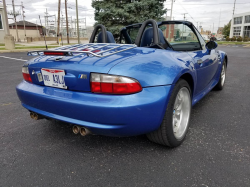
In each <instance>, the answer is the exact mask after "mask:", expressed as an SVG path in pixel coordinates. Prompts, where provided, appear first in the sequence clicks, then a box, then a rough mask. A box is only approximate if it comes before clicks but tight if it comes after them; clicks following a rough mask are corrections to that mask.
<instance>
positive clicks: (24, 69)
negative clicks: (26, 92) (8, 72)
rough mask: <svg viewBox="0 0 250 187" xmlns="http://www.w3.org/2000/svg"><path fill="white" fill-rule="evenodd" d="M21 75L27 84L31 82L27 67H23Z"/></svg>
mask: <svg viewBox="0 0 250 187" xmlns="http://www.w3.org/2000/svg"><path fill="white" fill-rule="evenodd" d="M22 73H23V78H24V80H26V81H28V82H32V80H31V77H30V73H29V68H28V67H23V68H22Z"/></svg>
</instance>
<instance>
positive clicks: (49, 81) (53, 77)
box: [41, 68, 67, 89]
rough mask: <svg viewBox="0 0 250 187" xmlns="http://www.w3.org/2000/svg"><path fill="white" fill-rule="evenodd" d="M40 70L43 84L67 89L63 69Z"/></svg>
mask: <svg viewBox="0 0 250 187" xmlns="http://www.w3.org/2000/svg"><path fill="white" fill-rule="evenodd" d="M41 71H42V75H43V81H44V85H45V86H52V87H56V88H63V89H67V86H66V85H65V81H64V76H65V71H64V70H60V69H47V68H42V70H41Z"/></svg>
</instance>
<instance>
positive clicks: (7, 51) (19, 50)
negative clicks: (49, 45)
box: [0, 48, 46, 53]
mask: <svg viewBox="0 0 250 187" xmlns="http://www.w3.org/2000/svg"><path fill="white" fill-rule="evenodd" d="M35 50H46V49H45V48H35V49H34V48H30V49H13V50H0V53H17V52H29V51H35Z"/></svg>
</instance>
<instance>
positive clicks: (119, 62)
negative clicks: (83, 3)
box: [16, 20, 228, 147]
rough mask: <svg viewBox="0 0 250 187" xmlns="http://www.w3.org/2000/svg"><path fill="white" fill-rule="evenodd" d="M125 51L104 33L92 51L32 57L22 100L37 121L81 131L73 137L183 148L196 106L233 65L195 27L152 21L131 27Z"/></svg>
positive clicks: (95, 36)
mask: <svg viewBox="0 0 250 187" xmlns="http://www.w3.org/2000/svg"><path fill="white" fill-rule="evenodd" d="M119 42H120V43H116V41H115V39H114V37H113V35H112V33H110V32H108V31H106V28H105V27H104V26H103V25H97V26H96V27H95V29H94V31H93V33H92V36H91V38H90V42H89V43H88V44H77V45H71V46H63V47H59V48H55V49H53V50H45V51H31V52H29V53H28V55H32V56H37V57H36V58H34V59H31V60H29V61H27V62H26V63H25V64H24V65H23V68H22V73H23V77H24V80H23V81H22V82H21V83H20V84H19V85H18V86H17V88H16V90H17V94H18V97H19V99H20V101H21V103H22V105H23V107H25V108H26V109H28V110H29V112H30V116H31V117H32V118H33V119H42V118H49V119H55V120H60V121H64V122H68V123H71V124H74V126H73V132H74V133H76V134H77V133H81V134H82V135H86V134H91V133H92V134H99V135H105V136H135V135H140V134H146V135H147V137H148V138H149V139H150V140H151V141H153V142H156V143H159V144H162V145H166V146H169V147H176V146H179V145H180V144H181V143H182V142H183V141H184V139H185V136H186V134H187V130H188V127H189V121H190V120H189V119H190V114H191V107H192V105H194V104H196V103H197V102H198V101H199V100H200V99H202V98H203V97H204V96H205V95H206V94H207V93H208V92H209V91H210V90H212V89H213V88H215V89H217V90H222V89H223V86H224V83H225V78H226V67H227V63H228V59H227V55H226V53H225V52H222V51H220V50H217V49H216V48H217V44H216V42H214V41H210V42H208V43H205V41H204V40H203V38H202V37H201V35H200V33H199V32H198V31H197V29H196V28H195V27H194V25H193V24H192V23H191V22H187V21H163V22H158V23H157V22H155V21H154V20H147V21H145V22H144V23H139V24H134V25H130V26H127V27H124V28H123V29H122V30H121V36H120V41H119Z"/></svg>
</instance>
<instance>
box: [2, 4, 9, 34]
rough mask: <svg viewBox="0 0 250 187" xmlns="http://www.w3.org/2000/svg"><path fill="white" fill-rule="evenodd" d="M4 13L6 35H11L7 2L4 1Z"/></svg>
mask: <svg viewBox="0 0 250 187" xmlns="http://www.w3.org/2000/svg"><path fill="white" fill-rule="evenodd" d="M3 13H4V18H5V26H4V27H5V30H6V32H5V34H6V35H10V29H9V21H8V15H7V6H6V2H5V0H3Z"/></svg>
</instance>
